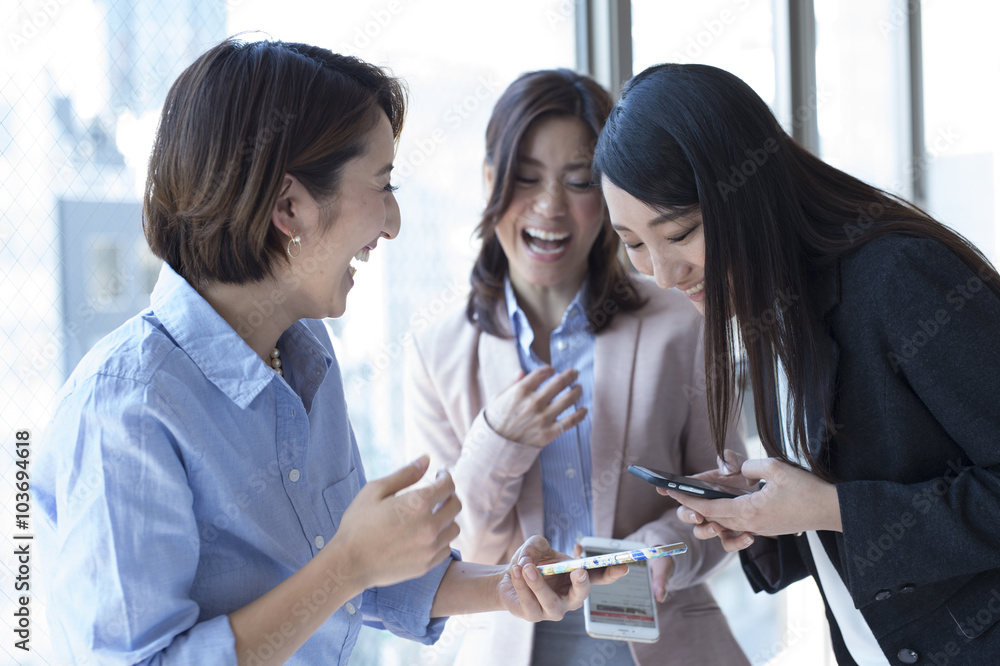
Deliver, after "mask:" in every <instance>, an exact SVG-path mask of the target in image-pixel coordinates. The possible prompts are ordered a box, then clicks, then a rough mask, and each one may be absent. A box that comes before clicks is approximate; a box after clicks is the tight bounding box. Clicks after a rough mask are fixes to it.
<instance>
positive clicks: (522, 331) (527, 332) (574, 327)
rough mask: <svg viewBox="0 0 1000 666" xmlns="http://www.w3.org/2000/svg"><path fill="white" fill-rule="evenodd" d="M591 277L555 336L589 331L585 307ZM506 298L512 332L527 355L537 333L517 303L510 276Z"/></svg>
mask: <svg viewBox="0 0 1000 666" xmlns="http://www.w3.org/2000/svg"><path fill="white" fill-rule="evenodd" d="M589 279H590V278H589V276H588V277H587V278H586V279H584V281H583V284H582V285H580V289H579V291H577V292H576V296H574V297H573V300H572V302H570V304H569V307H568V308H566V312H564V313H563V316H562V321H561V322H560V324H559V326H558V327H557V328H556V330H555V331H553V334H558V333H562V334H572V333H581V332H586V331H588V330H589V323H588V321H587V309H586V308H585V307H584V300H585V299H586V294H587V284H588V280H589ZM504 298H505V300H506V302H507V318H508V319H509V320H510V330H511V331H513V333H514V337H515V338H517V341H518V344H520V345H521V348H522V349H523V350H524V351H525V353H527V352H529V351H530V350H531V343H532V342H534V341H535V332H534V331H533V330H532V329H531V325H530V324H529V322H528V315H526V314H525V313H524V310H522V309H521V306H520V305H519V304H518V302H517V295H516V294H515V293H514V286H513V285H512V284H511V281H510V276H507V277H505V278H504Z"/></svg>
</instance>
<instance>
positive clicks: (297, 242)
mask: <svg viewBox="0 0 1000 666" xmlns="http://www.w3.org/2000/svg"><path fill="white" fill-rule="evenodd" d="M293 245H294V246H295V254H292V246H293ZM285 254H287V255H288V256H289V258H291V259H295V258H296V257H298V256H299V255H300V254H302V236H299V235H298V234H297V233H295V232H294V231H293V232H292V237H291V238H289V239H288V246H287V247H285Z"/></svg>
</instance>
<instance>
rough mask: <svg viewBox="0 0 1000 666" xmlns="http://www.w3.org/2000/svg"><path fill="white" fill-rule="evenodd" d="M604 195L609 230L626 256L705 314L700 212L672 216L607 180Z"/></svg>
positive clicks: (662, 286) (703, 250) (657, 282)
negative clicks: (623, 245)
mask: <svg viewBox="0 0 1000 666" xmlns="http://www.w3.org/2000/svg"><path fill="white" fill-rule="evenodd" d="M602 189H603V190H604V198H605V200H606V201H607V202H608V212H609V213H610V214H611V228H612V229H614V230H615V232H616V233H617V234H618V236H619V238H621V239H622V242H623V243H624V244H625V249H626V251H627V252H628V256H629V259H631V260H632V264H633V265H634V266H635V267H636V269H637V270H638V271H639V272H640V273H642V274H643V275H651V276H653V277H654V278H655V279H656V284H657V286H658V287H660V288H661V289H670V288H671V287H677V288H678V289H680V290H681V291H683V292H684V293H685V294H686V295H687V297H688V298H690V299H691V302H692V303H694V305H695V307H696V308H698V311H699V312H701V313H702V314H705V235H704V225H703V224H702V219H701V212H700V211H698V210H697V209H695V210H694V211H692V212H690V213H687V214H684V215H680V216H672V215H669V214H663V213H662V212H661V211H658V210H656V209H654V208H651V207H650V206H648V205H646V204H645V203H643V202H641V201H639V200H638V199H636V198H635V197H633V196H632V195H631V194H629V193H628V192H626V191H625V190H623V189H621V188H619V187H616V186H615V185H614V183H612V182H611V181H610V180H608V179H607V178H603V179H602Z"/></svg>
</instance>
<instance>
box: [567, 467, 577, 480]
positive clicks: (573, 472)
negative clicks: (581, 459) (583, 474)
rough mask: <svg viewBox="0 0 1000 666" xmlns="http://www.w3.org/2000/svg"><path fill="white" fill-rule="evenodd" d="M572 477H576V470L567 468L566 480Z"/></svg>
mask: <svg viewBox="0 0 1000 666" xmlns="http://www.w3.org/2000/svg"><path fill="white" fill-rule="evenodd" d="M574 476H576V470H575V469H573V468H572V467H570V468H568V469H567V470H566V478H567V479H572V478H573V477H574Z"/></svg>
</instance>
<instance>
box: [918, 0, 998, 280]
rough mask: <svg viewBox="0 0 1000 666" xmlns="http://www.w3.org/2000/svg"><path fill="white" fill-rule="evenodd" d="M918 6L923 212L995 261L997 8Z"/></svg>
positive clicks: (978, 4) (985, 5)
mask: <svg viewBox="0 0 1000 666" xmlns="http://www.w3.org/2000/svg"><path fill="white" fill-rule="evenodd" d="M922 7H923V9H922V11H923V17H922V18H923V22H922V25H923V48H924V58H923V67H924V126H925V134H924V141H925V144H926V149H927V155H926V157H925V160H924V164H925V165H926V166H925V175H926V178H927V207H928V208H929V210H930V212H931V213H932V214H934V215H935V216H936V217H937V218H938V219H940V220H941V221H943V222H944V223H946V224H948V225H949V226H951V227H952V228H954V229H956V230H957V231H959V232H960V233H961V234H963V235H964V236H965V237H966V238H968V239H969V240H971V241H972V242H973V243H975V244H976V245H977V246H978V247H979V248H980V249H982V250H983V251H984V252H986V253H987V255H989V256H990V257H991V259H992V260H993V261H994V263H996V261H997V259H998V258H1000V226H998V223H1000V200H998V198H997V195H996V193H997V191H998V188H1000V170H998V168H997V161H996V160H997V153H998V151H1000V133H998V131H997V109H998V108H1000V89H998V88H997V86H996V83H995V81H996V76H997V73H998V72H1000V48H998V47H997V39H996V34H995V32H996V26H997V21H1000V5H997V4H996V3H993V2H986V1H979V2H972V3H964V4H962V5H950V4H947V3H939V2H925V3H923V4H922ZM956 35H959V36H960V38H956Z"/></svg>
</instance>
